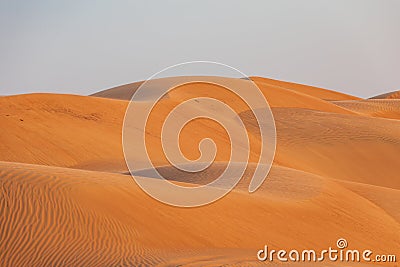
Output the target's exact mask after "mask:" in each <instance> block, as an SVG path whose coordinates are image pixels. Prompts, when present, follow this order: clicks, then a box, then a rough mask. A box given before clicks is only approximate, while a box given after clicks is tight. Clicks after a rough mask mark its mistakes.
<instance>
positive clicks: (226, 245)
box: [0, 162, 400, 266]
mask: <svg viewBox="0 0 400 267" xmlns="http://www.w3.org/2000/svg"><path fill="white" fill-rule="evenodd" d="M301 177H303V178H301ZM0 178H1V185H2V194H3V197H2V198H1V200H0V209H1V213H0V216H1V220H0V221H1V222H2V223H1V224H0V227H1V228H0V233H1V236H0V251H2V257H1V258H0V261H1V265H11V266H24V265H25V266H26V265H67V266H69V265H74V266H76V265H79V266H83V265H85V266H88V265H90V266H94V265H101V266H110V265H129V266H133V265H135V266H137V265H138V264H143V265H154V264H156V263H163V264H171V263H174V262H175V263H177V262H180V263H182V262H186V263H187V264H188V263H196V262H197V264H199V262H203V260H205V262H208V263H209V264H215V262H216V261H217V262H218V260H219V261H221V259H222V262H224V263H227V264H228V263H231V264H232V263H238V262H241V263H242V264H245V263H246V264H252V263H257V260H256V258H255V253H256V252H257V251H258V249H260V248H262V247H263V246H264V245H265V244H269V245H270V247H271V248H272V247H275V248H286V249H289V248H290V249H292V248H297V249H306V248H309V247H313V248H314V249H323V248H327V247H328V246H334V242H335V241H336V240H337V239H338V238H339V237H343V236H344V237H346V238H347V240H348V241H349V244H350V245H351V246H352V247H357V248H359V249H363V248H374V251H375V252H376V253H396V252H400V243H399V238H400V224H399V221H397V220H395V219H394V218H393V217H391V216H390V215H389V214H388V213H387V212H386V211H385V210H384V209H382V208H381V207H379V206H378V205H376V203H377V202H375V203H372V202H370V201H369V200H368V199H366V198H364V197H363V196H362V195H360V194H356V193H354V192H353V191H350V190H348V189H346V188H345V187H343V186H341V185H340V184H338V183H336V182H334V181H331V180H328V179H324V178H322V177H316V176H312V175H311V176H307V174H305V173H299V174H297V171H295V170H290V169H287V168H280V167H276V168H275V169H274V170H273V171H272V173H271V175H270V179H271V180H272V181H271V183H268V182H267V183H264V184H263V186H262V187H263V188H262V190H260V191H257V192H256V193H254V194H248V193H247V192H241V191H240V190H239V191H234V192H232V193H231V194H229V195H228V196H226V197H225V198H223V199H222V200H220V201H218V202H216V203H214V204H211V205H208V206H205V207H202V208H194V209H183V208H176V207H170V206H167V205H164V204H161V203H159V202H157V201H155V200H153V199H151V198H150V197H148V196H147V195H146V194H145V193H144V192H142V191H141V190H140V189H139V188H138V187H137V185H136V184H135V183H134V181H133V179H132V178H131V177H130V176H127V175H123V174H107V173H102V172H94V171H82V170H72V169H66V168H59V167H44V166H38V165H27V164H21V163H9V162H8V163H7V162H2V163H0ZM149 179H150V178H149ZM296 179H300V180H298V183H297V184H295V180H296ZM155 182H157V181H155ZM313 186H316V188H318V189H317V191H315V192H314V194H311V195H310V194H309V193H308V192H309V190H310V189H311V188H312V187H313ZM282 190H283V191H285V193H286V194H287V197H285V198H282V197H278V196H276V194H277V192H279V191H282ZM293 190H294V193H295V194H298V191H299V190H300V191H301V190H302V191H303V192H304V193H305V195H303V197H302V198H300V199H298V198H291V197H290V195H291V192H292V191H293ZM270 191H275V193H270ZM375 197H376V198H384V197H385V196H384V194H379V192H375ZM393 197H396V198H397V200H398V199H399V197H400V193H399V191H397V193H396V192H395V193H394V195H393ZM322 222H323V223H322ZM360 227H362V228H363V231H359V228H360ZM182 257H183V259H182ZM177 259H178V261H177ZM339 266H340V265H339Z"/></svg>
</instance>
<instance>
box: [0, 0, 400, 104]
mask: <svg viewBox="0 0 400 267" xmlns="http://www.w3.org/2000/svg"><path fill="white" fill-rule="evenodd" d="M399 12H400V1H397V0H394V1H390V0H376V1H369V0H359V1H350V0H343V1H339V0H335V1H323V0H315V1H314V0H313V1H311V0H310V1H307V0H304V1H297V0H293V1H282V0H280V1H244V0H243V1H240V2H239V1H204V0H202V1H197V2H195V1H183V0H182V1H158V2H156V1H86V0H79V1H70V0H65V1H56V0H37V1H28V0H26V1H20V0H6V1H4V0H0V38H1V42H0V95H8V94H19V93H28V92H57V93H75V94H90V93H93V92H95V91H99V90H102V89H106V88H109V87H113V86H116V85H120V84H124V83H129V82H133V81H137V80H144V79H147V78H148V77H149V76H151V75H153V74H154V73H155V72H158V71H159V70H161V69H163V68H165V67H168V66H170V65H173V64H177V63H180V62H185V61H192V60H211V61H217V62H221V63H225V64H228V65H231V66H233V67H235V68H237V69H239V70H241V71H242V72H244V73H246V74H248V75H258V76H265V77H271V78H276V79H282V80H286V81H294V82H299V83H304V84H310V85H316V86H321V87H325V88H329V89H334V90H337V91H341V92H346V93H350V94H354V95H357V96H362V97H368V96H373V95H376V94H380V93H383V92H387V91H393V90H398V89H400V74H399V71H400V49H399V48H400V15H399Z"/></svg>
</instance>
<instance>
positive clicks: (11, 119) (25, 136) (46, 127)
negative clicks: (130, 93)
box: [0, 94, 126, 169]
mask: <svg viewBox="0 0 400 267" xmlns="http://www.w3.org/2000/svg"><path fill="white" fill-rule="evenodd" d="M0 103H1V104H0V123H1V125H2V131H1V132H0V138H1V140H2V142H1V143H0V157H1V160H4V161H15V162H25V163H35V164H44V165H53V166H66V167H74V166H78V167H79V166H81V167H85V166H88V168H90V166H92V165H96V169H97V168H99V167H100V166H104V167H107V168H111V169H112V168H116V169H125V167H124V164H123V162H124V159H123V155H122V152H121V151H122V145H121V131H120V129H121V127H122V126H121V125H122V119H123V115H124V112H125V109H126V103H125V102H122V101H115V100H108V99H107V100H105V99H101V98H95V97H83V96H74V95H57V94H29V95H18V96H7V97H1V98H0ZM99 144H101V145H99Z"/></svg>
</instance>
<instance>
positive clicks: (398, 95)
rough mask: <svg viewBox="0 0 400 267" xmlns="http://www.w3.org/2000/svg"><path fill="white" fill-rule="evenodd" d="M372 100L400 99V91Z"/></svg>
mask: <svg viewBox="0 0 400 267" xmlns="http://www.w3.org/2000/svg"><path fill="white" fill-rule="evenodd" d="M371 99H400V91H393V92H389V93H386V94H382V95H377V96H374V97H371Z"/></svg>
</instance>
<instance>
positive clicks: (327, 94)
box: [250, 77, 360, 101]
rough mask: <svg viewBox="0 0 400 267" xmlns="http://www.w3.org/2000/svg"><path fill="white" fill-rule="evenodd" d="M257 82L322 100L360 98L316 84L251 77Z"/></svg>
mask: <svg viewBox="0 0 400 267" xmlns="http://www.w3.org/2000/svg"><path fill="white" fill-rule="evenodd" d="M250 79H252V80H253V81H255V82H256V83H257V84H264V85H270V86H279V87H282V88H285V89H289V90H294V91H297V92H299V93H303V94H307V95H310V96H314V97H317V98H320V99H322V100H329V101H330V100H356V99H360V98H358V97H355V96H352V95H347V94H344V93H339V92H335V91H332V90H327V89H323V88H318V87H315V86H309V85H303V84H298V83H291V82H285V81H278V80H274V79H269V78H264V77H250Z"/></svg>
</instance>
